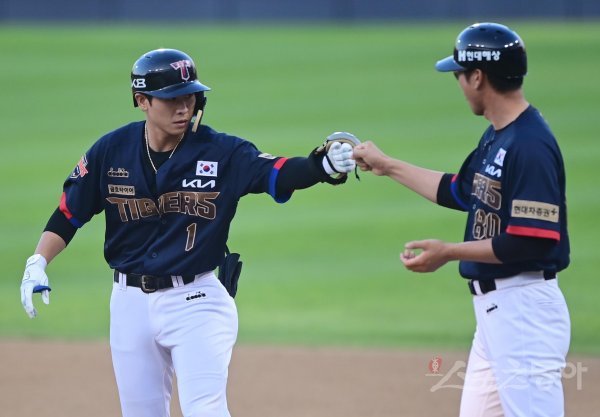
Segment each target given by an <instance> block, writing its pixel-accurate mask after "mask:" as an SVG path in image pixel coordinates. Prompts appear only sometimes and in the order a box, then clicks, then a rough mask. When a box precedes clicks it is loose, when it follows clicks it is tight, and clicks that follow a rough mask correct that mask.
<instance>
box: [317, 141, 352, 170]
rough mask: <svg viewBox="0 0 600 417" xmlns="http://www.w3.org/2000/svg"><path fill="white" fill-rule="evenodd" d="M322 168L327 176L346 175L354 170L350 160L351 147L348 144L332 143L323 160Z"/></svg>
mask: <svg viewBox="0 0 600 417" xmlns="http://www.w3.org/2000/svg"><path fill="white" fill-rule="evenodd" d="M323 168H325V172H327V173H328V174H329V175H333V174H335V173H339V174H346V173H348V172H351V171H352V170H353V169H354V168H356V162H355V161H354V159H352V146H351V145H350V144H349V143H340V142H333V144H332V145H331V146H330V147H329V150H328V151H327V156H326V157H324V158H323Z"/></svg>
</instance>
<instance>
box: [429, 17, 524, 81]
mask: <svg viewBox="0 0 600 417" xmlns="http://www.w3.org/2000/svg"><path fill="white" fill-rule="evenodd" d="M435 68H436V69H437V70H438V71H443V72H445V71H468V70H471V69H476V68H479V69H481V70H482V71H485V72H489V73H491V74H493V75H496V76H498V77H501V78H506V79H511V78H520V77H523V76H524V75H525V74H527V54H526V53H525V44H524V43H523V40H522V39H521V38H520V37H519V35H517V33H516V32H514V31H513V30H511V29H510V28H508V27H506V26H504V25H500V24H498V23H476V24H474V25H472V26H469V27H468V28H466V29H465V30H463V31H462V32H461V33H460V34H459V35H458V38H456V44H455V47H454V54H453V55H452V56H449V57H447V58H444V59H442V60H440V61H438V62H437V63H436V64H435Z"/></svg>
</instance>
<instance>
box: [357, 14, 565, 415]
mask: <svg viewBox="0 0 600 417" xmlns="http://www.w3.org/2000/svg"><path fill="white" fill-rule="evenodd" d="M436 68H437V70H438V71H444V72H454V75H455V77H456V78H457V80H458V84H459V86H460V88H461V89H462V91H463V93H464V95H465V98H466V99H467V102H468V103H469V105H470V107H471V110H472V111H473V113H474V114H476V115H478V116H481V115H482V116H484V117H485V118H486V119H488V120H489V121H490V123H491V125H490V126H489V127H488V128H487V130H486V131H485V132H484V133H483V136H482V137H481V140H480V141H479V144H478V145H477V148H476V149H475V150H474V151H473V152H472V153H471V154H470V155H469V156H468V157H467V159H466V160H465V162H464V163H463V165H462V167H461V168H460V170H459V171H458V173H457V174H449V173H443V172H437V171H432V170H429V169H425V168H420V167H417V166H414V165H411V164H408V163H407V162H404V161H400V160H396V159H393V158H391V157H389V156H387V155H385V154H384V153H383V152H382V151H380V150H379V149H378V148H377V147H376V146H375V145H374V144H373V143H371V142H368V143H363V144H361V145H358V146H357V147H356V148H355V149H354V157H355V158H356V161H357V164H358V165H359V167H360V168H361V169H362V170H371V171H372V172H373V173H374V174H376V175H386V176H389V177H390V178H392V179H394V180H396V181H397V182H399V183H400V184H402V185H404V186H406V187H408V188H409V189H411V190H413V191H415V192H416V193H418V194H420V195H422V196H423V197H425V198H427V199H429V200H431V201H432V202H434V203H437V204H439V205H442V206H445V207H449V208H452V209H456V210H462V211H466V212H467V213H468V217H467V225H466V229H465V237H464V242H462V243H447V242H442V241H440V240H434V239H429V240H420V241H413V242H409V243H407V244H406V246H405V250H404V251H403V253H401V255H400V259H401V261H402V262H403V263H404V265H405V266H406V268H408V269H409V270H411V271H415V272H432V271H435V270H437V269H438V268H439V267H441V266H442V265H444V264H446V263H447V262H449V261H455V260H457V261H460V268H459V269H460V274H461V275H462V276H463V277H464V278H466V279H467V283H468V288H469V290H470V292H471V294H473V304H474V309H475V317H476V321H477V328H476V330H475V335H474V339H473V345H472V348H471V352H470V356H469V361H468V366H467V371H466V376H465V382H464V390H463V392H462V399H461V407H460V416H461V417H491V416H503V415H504V416H506V417H517V416H519V417H535V416H540V417H541V416H544V417H558V416H562V415H564V404H563V401H564V400H563V390H562V382H561V370H562V369H563V368H564V366H565V358H566V354H567V350H568V347H569V342H570V319H569V313H568V310H567V306H566V303H565V299H564V297H563V295H562V293H561V291H560V289H559V287H558V279H557V273H558V272H560V271H562V270H563V269H565V268H566V267H567V266H568V264H569V236H568V233H567V208H566V203H565V171H564V166H563V159H562V156H561V152H560V150H559V147H558V144H557V142H556V139H555V138H554V135H553V134H552V132H551V130H550V128H549V127H548V125H547V124H546V121H545V120H544V119H543V117H542V115H541V114H540V112H539V111H538V110H537V109H536V108H535V107H533V106H532V105H530V104H529V103H528V102H527V101H526V99H525V97H524V95H523V90H522V83H523V77H524V76H525V74H526V73H527V57H526V52H525V45H524V44H523V41H522V39H521V38H520V37H519V35H517V34H516V33H515V32H514V31H512V30H511V29H509V28H508V27H506V26H503V25H500V24H496V23H481V24H475V25H472V26H469V27H467V28H466V29H464V30H463V31H462V32H461V33H460V34H459V35H458V38H457V40H456V46H455V49H454V54H453V55H452V56H449V57H447V58H445V59H442V60H440V61H438V62H437V64H436Z"/></svg>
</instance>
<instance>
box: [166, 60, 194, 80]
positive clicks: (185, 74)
mask: <svg viewBox="0 0 600 417" xmlns="http://www.w3.org/2000/svg"><path fill="white" fill-rule="evenodd" d="M171 67H172V68H173V69H174V70H179V71H180V76H181V79H182V80H183V81H187V80H189V79H190V72H189V71H188V68H191V67H193V65H192V62H191V61H190V60H188V59H182V60H181V61H177V62H171Z"/></svg>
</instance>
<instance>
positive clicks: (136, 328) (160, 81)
mask: <svg viewBox="0 0 600 417" xmlns="http://www.w3.org/2000/svg"><path fill="white" fill-rule="evenodd" d="M131 82H132V92H133V105H134V106H136V107H139V108H140V109H141V110H142V111H143V112H144V113H145V121H140V122H134V123H130V124H128V125H126V126H123V127H120V128H118V129H116V130H114V131H112V132H110V133H108V134H106V135H105V136H103V137H102V138H100V139H99V140H98V141H97V142H96V143H94V144H93V146H92V147H91V148H90V149H89V150H88V151H87V152H86V153H85V154H84V155H83V156H82V157H81V159H80V160H79V162H78V163H77V165H76V166H75V169H74V170H73V171H72V172H71V174H70V175H69V177H68V178H67V179H66V181H65V183H64V188H63V190H64V191H63V193H62V197H61V199H60V205H59V207H58V208H57V209H56V211H55V212H54V214H52V216H51V217H50V219H49V221H48V224H47V226H46V228H45V230H44V232H43V233H42V236H41V239H40V241H39V244H38V246H37V248H36V250H35V254H34V255H33V256H31V257H30V258H29V259H27V263H26V269H25V274H24V277H23V281H22V285H21V300H22V304H23V307H24V308H25V310H26V312H27V314H29V316H30V317H32V318H33V317H35V316H36V314H37V312H36V309H35V307H34V305H33V303H32V294H33V292H34V291H41V292H42V299H43V301H44V302H45V303H46V304H48V302H49V291H50V288H49V287H48V277H47V276H46V273H45V268H46V265H47V264H48V263H49V262H51V261H52V259H53V258H54V257H55V256H57V255H58V254H59V253H60V252H61V251H62V250H63V249H64V248H65V247H66V245H67V244H68V243H69V242H70V241H71V239H72V238H73V236H74V234H75V232H76V230H77V229H78V228H80V227H82V226H83V225H85V224H86V223H87V222H88V221H89V220H90V219H91V218H92V216H94V215H95V214H98V213H100V212H102V211H104V213H105V218H106V235H105V245H104V256H105V258H106V261H107V262H108V264H109V265H110V267H111V268H112V269H113V270H114V276H113V278H114V285H113V291H112V295H111V300H110V346H111V353H112V360H113V365H114V372H115V376H116V381H117V386H118V391H119V397H120V402H121V408H122V413H123V416H125V417H141V416H143V417H165V416H168V415H169V407H170V398H171V390H172V381H173V374H174V373H175V374H176V375H177V378H178V386H179V396H180V405H181V409H182V412H183V414H184V415H185V416H193V417H199V416H210V417H222V416H229V411H228V409H227V401H226V383H227V372H228V365H229V361H230V358H231V353H232V349H233V345H234V343H235V340H236V337H237V330H238V318H237V311H236V306H235V303H234V300H233V298H232V297H231V296H230V294H229V293H232V295H233V294H234V293H235V288H231V285H232V284H231V283H230V282H229V281H227V282H228V286H229V288H225V287H224V285H223V284H222V283H221V281H220V280H219V279H218V277H217V276H216V275H215V273H214V272H213V271H214V270H215V269H216V268H217V267H218V266H219V265H221V264H222V262H223V260H224V255H225V251H226V241H227V236H228V232H229V226H230V224H231V221H232V220H233V217H234V215H235V212H236V207H237V204H238V201H239V199H240V198H241V197H243V196H245V195H246V194H249V193H268V194H269V195H271V197H273V198H274V199H275V201H277V202H279V203H283V202H285V201H287V200H288V199H289V198H290V197H291V194H292V192H293V191H294V190H297V189H302V188H307V187H310V186H312V185H314V184H316V183H319V182H328V183H331V184H339V183H342V182H344V181H345V179H346V174H347V173H348V172H350V171H352V170H353V169H354V167H355V162H354V160H353V159H352V158H351V156H352V147H351V143H353V140H352V139H353V137H352V136H351V135H349V134H343V133H337V134H335V135H333V136H332V137H331V138H330V139H335V140H329V141H327V143H326V144H325V145H326V146H320V147H319V148H317V149H315V150H314V151H313V152H311V153H310V155H309V157H308V158H303V157H296V158H283V157H275V156H272V155H270V154H267V153H262V152H260V151H259V150H258V149H257V148H256V147H255V146H254V145H253V144H252V143H250V142H248V141H246V140H244V139H241V138H238V137H235V136H231V135H228V134H225V133H219V132H216V131H215V130H213V129H211V128H210V127H208V126H206V125H202V124H200V118H201V116H202V113H203V110H204V108H205V105H206V98H205V92H206V91H208V90H210V88H209V87H207V86H206V85H204V84H202V83H201V82H200V81H199V80H198V77H197V73H196V67H195V65H194V62H193V61H192V58H190V57H189V56H188V55H187V54H185V53H183V52H181V51H178V50H173V49H158V50H154V51H150V52H148V53H146V54H144V55H142V56H141V57H140V58H139V59H138V60H137V61H136V62H135V64H134V66H133V70H132V72H131ZM194 115H196V119H195V122H193V121H192V119H193V116H194ZM348 138H349V139H350V140H348ZM224 282H225V281H224ZM234 284H235V283H234ZM228 292H229V293H228Z"/></svg>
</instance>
